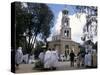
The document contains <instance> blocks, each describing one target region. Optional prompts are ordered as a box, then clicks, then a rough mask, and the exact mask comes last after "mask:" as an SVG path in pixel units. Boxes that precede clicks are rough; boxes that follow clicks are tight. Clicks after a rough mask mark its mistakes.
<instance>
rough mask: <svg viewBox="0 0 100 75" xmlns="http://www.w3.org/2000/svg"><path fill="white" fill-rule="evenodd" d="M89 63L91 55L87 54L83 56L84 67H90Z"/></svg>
mask: <svg viewBox="0 0 100 75" xmlns="http://www.w3.org/2000/svg"><path fill="white" fill-rule="evenodd" d="M91 61H92V58H91V53H90V52H88V54H86V55H85V66H86V67H91Z"/></svg>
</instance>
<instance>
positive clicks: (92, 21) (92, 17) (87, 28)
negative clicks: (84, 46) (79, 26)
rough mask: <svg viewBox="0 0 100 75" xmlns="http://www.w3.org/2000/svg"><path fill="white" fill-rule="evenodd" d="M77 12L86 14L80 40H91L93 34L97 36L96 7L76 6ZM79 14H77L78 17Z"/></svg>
mask: <svg viewBox="0 0 100 75" xmlns="http://www.w3.org/2000/svg"><path fill="white" fill-rule="evenodd" d="M76 9H77V12H78V13H79V14H80V13H85V14H86V24H85V25H84V28H83V37H82V40H83V41H86V40H91V41H93V38H94V36H97V7H95V6H76ZM80 16H81V15H77V17H78V18H80Z"/></svg>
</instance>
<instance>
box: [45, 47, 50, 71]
mask: <svg viewBox="0 0 100 75" xmlns="http://www.w3.org/2000/svg"><path fill="white" fill-rule="evenodd" d="M44 68H45V69H46V70H50V69H51V49H48V50H47V51H46V52H45V56H44Z"/></svg>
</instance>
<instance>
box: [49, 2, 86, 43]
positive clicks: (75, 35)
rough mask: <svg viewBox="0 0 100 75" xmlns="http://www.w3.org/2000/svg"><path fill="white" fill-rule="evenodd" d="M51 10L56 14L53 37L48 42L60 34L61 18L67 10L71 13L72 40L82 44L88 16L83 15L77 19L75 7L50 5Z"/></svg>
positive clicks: (52, 30) (52, 31)
mask: <svg viewBox="0 0 100 75" xmlns="http://www.w3.org/2000/svg"><path fill="white" fill-rule="evenodd" d="M48 6H49V7H50V9H51V10H52V12H53V14H54V17H55V18H54V27H53V28H52V29H51V35H50V37H49V38H48V41H51V40H52V36H53V35H56V34H59V33H60V29H61V18H62V10H63V9H67V10H68V11H69V18H70V27H71V36H72V40H73V41H76V42H78V43H82V41H81V37H82V32H83V31H82V30H83V26H84V25H85V23H86V18H85V17H86V14H81V17H80V19H79V18H77V17H76V14H77V13H76V9H75V6H74V5H62V4H48Z"/></svg>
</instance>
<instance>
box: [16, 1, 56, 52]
mask: <svg viewBox="0 0 100 75" xmlns="http://www.w3.org/2000/svg"><path fill="white" fill-rule="evenodd" d="M16 4H17V3H16ZM16 8H18V9H16V11H18V12H19V14H18V13H17V12H16V13H17V14H18V15H16V26H18V27H16V30H17V35H16V36H18V38H17V40H21V37H22V36H24V37H23V38H24V40H25V41H24V42H26V44H25V43H24V44H25V47H26V50H27V51H28V53H30V52H31V51H32V49H33V48H34V45H35V43H36V40H37V36H38V35H41V38H42V39H45V40H46V39H47V37H49V35H50V29H51V28H52V27H53V17H54V15H53V13H52V11H51V9H50V8H49V7H48V6H47V5H46V4H40V3H20V2H19V3H18V5H16ZM17 17H18V18H17ZM19 35H20V36H21V37H20V36H19ZM17 42H18V43H19V41H17ZM21 43H22V41H21Z"/></svg>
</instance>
